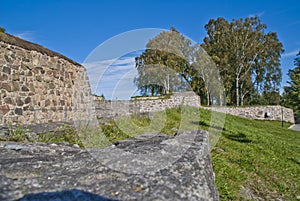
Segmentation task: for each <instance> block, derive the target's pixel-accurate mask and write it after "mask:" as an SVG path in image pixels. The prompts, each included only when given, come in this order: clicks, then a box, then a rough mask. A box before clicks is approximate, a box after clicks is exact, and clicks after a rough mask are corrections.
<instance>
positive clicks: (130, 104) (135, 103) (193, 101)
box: [95, 92, 201, 119]
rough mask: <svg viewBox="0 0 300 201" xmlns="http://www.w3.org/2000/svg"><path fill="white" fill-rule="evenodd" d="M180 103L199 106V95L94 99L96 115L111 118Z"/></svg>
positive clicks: (157, 109) (187, 93)
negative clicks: (136, 98)
mask: <svg viewBox="0 0 300 201" xmlns="http://www.w3.org/2000/svg"><path fill="white" fill-rule="evenodd" d="M181 105H188V106H194V107H200V106H201V102H200V97H199V96H198V95H196V94H195V93H194V92H181V93H174V94H173V95H172V96H171V97H170V98H168V99H154V100H153V99H150V100H147V99H146V100H130V101H128V100H123V101H122V100H120V101H96V103H95V106H96V115H97V116H98V117H100V118H102V119H103V118H113V117H117V116H124V115H131V114H134V113H149V112H157V111H163V110H165V109H167V108H176V107H179V106H181Z"/></svg>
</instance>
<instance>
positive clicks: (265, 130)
mask: <svg viewBox="0 0 300 201" xmlns="http://www.w3.org/2000/svg"><path fill="white" fill-rule="evenodd" d="M183 110H186V112H185V113H186V114H188V116H189V118H185V120H183V118H182V115H181V114H182V111H183ZM198 110H199V109H197V108H193V107H180V108H176V109H168V110H166V116H167V118H166V121H165V123H164V127H163V129H162V130H161V133H167V134H171V135H173V134H175V133H176V131H177V130H178V129H183V130H189V129H194V126H195V125H196V126H197V128H199V129H204V130H208V129H209V128H210V126H211V121H212V119H211V117H212V113H211V111H209V110H203V109H200V111H199V114H200V118H199V116H195V115H193V114H198V113H197V112H196V111H198ZM195 112H196V113H195ZM199 114H198V115H199ZM130 118H133V119H134V121H135V123H136V124H138V125H139V126H140V127H143V126H145V127H146V126H148V125H149V119H148V118H147V117H144V116H142V117H141V119H140V120H139V119H138V118H139V116H137V115H135V116H133V117H130ZM157 118H160V120H162V119H163V116H161V117H160V116H158V117H157ZM150 124H151V123H150ZM106 126H108V127H107V129H109V133H110V135H117V136H114V137H112V138H111V139H112V140H114V139H118V138H119V139H121V138H124V137H126V136H124V134H122V133H121V132H122V131H121V130H120V129H119V128H118V125H117V124H110V125H106ZM289 126H290V124H288V123H286V124H285V125H284V128H282V127H281V122H279V121H262V120H249V119H245V118H240V117H236V116H231V115H227V116H226V123H225V125H224V128H223V132H222V136H221V137H220V138H219V141H218V143H217V144H216V146H215V147H214V149H213V150H212V163H213V169H214V172H215V175H216V184H217V187H218V191H219V194H220V200H250V199H253V198H249V197H248V198H247V197H245V194H244V193H243V189H246V190H247V192H251V194H252V195H254V196H255V197H256V198H257V200H276V199H282V200H296V196H298V195H300V191H299V186H300V179H299V164H300V152H299V149H300V146H299V145H300V135H299V132H296V131H292V130H289V129H288V127H289ZM118 135H120V136H122V135H123V136H122V137H120V136H118ZM212 135H213V134H212V133H210V138H213V136H212ZM211 140H212V139H211Z"/></svg>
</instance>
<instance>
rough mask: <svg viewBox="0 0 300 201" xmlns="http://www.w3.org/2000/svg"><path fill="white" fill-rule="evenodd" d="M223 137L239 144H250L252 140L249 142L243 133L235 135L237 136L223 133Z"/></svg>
mask: <svg viewBox="0 0 300 201" xmlns="http://www.w3.org/2000/svg"><path fill="white" fill-rule="evenodd" d="M223 135H224V137H226V138H227V139H229V140H233V141H237V142H241V143H251V142H252V140H250V139H249V138H248V137H247V136H246V135H245V134H244V133H237V134H228V133H224V134H223Z"/></svg>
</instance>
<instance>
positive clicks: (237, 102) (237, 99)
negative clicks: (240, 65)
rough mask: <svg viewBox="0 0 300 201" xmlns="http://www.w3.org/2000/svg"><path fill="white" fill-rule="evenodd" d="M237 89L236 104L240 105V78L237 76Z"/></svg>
mask: <svg viewBox="0 0 300 201" xmlns="http://www.w3.org/2000/svg"><path fill="white" fill-rule="evenodd" d="M235 90H236V106H239V102H240V93H239V78H238V77H236V78H235Z"/></svg>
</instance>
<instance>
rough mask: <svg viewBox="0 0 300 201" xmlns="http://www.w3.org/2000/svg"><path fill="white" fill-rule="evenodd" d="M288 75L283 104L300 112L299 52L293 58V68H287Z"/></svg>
mask: <svg viewBox="0 0 300 201" xmlns="http://www.w3.org/2000/svg"><path fill="white" fill-rule="evenodd" d="M288 76H289V77H290V81H289V82H288V84H289V86H287V87H284V94H283V98H284V105H285V106H287V107H291V108H293V109H294V111H296V113H299V112H300V52H299V53H298V54H297V58H296V59H295V68H294V69H292V70H289V72H288Z"/></svg>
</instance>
